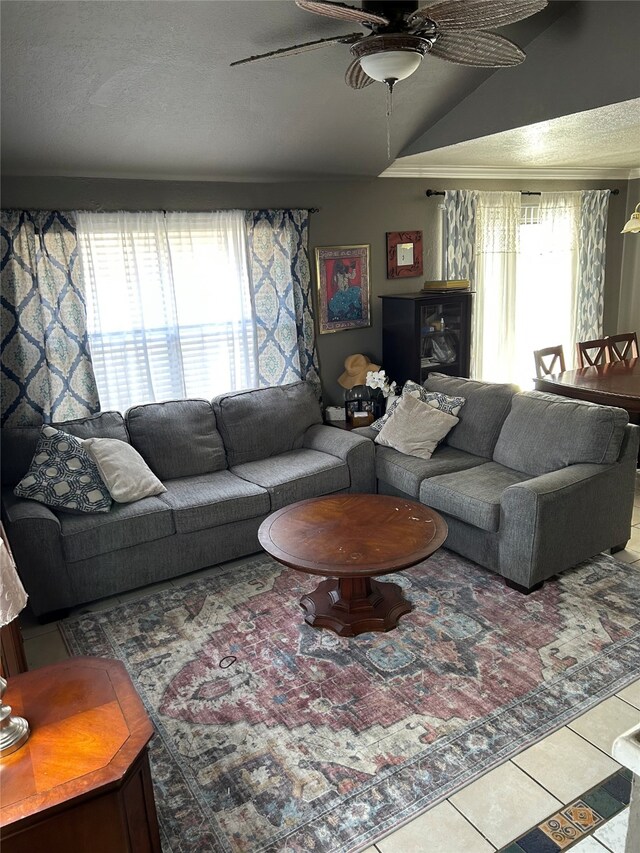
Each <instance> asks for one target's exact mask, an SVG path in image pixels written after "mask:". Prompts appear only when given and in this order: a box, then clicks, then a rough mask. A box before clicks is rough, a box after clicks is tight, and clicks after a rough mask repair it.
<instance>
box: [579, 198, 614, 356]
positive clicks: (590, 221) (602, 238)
mask: <svg viewBox="0 0 640 853" xmlns="http://www.w3.org/2000/svg"><path fill="white" fill-rule="evenodd" d="M610 194H611V190H585V191H584V192H583V193H582V204H581V208H580V263H579V270H578V300H577V306H576V340H578V341H591V340H593V339H594V338H601V337H602V330H603V326H602V321H603V317H604V266H605V252H606V241H607V214H608V212H609V196H610Z"/></svg>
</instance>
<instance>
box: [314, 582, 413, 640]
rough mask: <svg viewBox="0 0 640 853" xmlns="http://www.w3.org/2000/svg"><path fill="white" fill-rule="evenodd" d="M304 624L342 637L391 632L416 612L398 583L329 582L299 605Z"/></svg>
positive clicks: (320, 585)
mask: <svg viewBox="0 0 640 853" xmlns="http://www.w3.org/2000/svg"><path fill="white" fill-rule="evenodd" d="M300 606H301V607H302V609H303V610H304V611H305V613H306V616H305V621H306V622H308V623H309V625H313V627H314V628H330V629H331V630H332V631H335V632H336V634H339V635H340V636H341V637H355V636H357V635H358V634H364V633H365V632H366V631H391V629H392V628H395V627H396V625H397V624H398V619H399V618H400V617H401V616H404V614H405V613H410V612H411V610H412V609H413V608H412V606H411V602H409V601H407V599H406V598H405V597H404V595H403V594H402V589H401V588H400V587H399V586H398V584H397V583H383V582H381V581H375V580H373V579H372V578H363V577H359V578H338V579H336V578H328V579H327V580H325V581H322V583H321V584H319V586H318V587H317V589H315V590H314V591H313V592H311V593H309V595H305V596H304V598H303V599H302V600H301V602H300Z"/></svg>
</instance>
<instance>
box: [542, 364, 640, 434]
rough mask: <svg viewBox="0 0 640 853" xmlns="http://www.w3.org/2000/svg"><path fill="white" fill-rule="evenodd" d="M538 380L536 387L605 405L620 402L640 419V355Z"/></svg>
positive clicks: (634, 420)
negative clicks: (639, 356)
mask: <svg viewBox="0 0 640 853" xmlns="http://www.w3.org/2000/svg"><path fill="white" fill-rule="evenodd" d="M534 381H535V387H536V391H546V392H547V393H548V394H561V395H562V396H563V397H573V398H574V399H576V400H588V401H589V402H591V403H600V404H602V405H604V406H619V407H620V408H621V409H626V410H627V412H628V413H629V420H630V421H631V422H632V423H638V422H639V421H640V359H639V358H631V359H629V360H627V361H612V362H609V363H608V364H598V365H595V366H590V367H579V368H577V369H576V370H564V371H563V372H562V373H556V374H553V375H549V376H544V377H542V378H541V379H536V380H534Z"/></svg>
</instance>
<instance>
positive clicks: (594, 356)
mask: <svg viewBox="0 0 640 853" xmlns="http://www.w3.org/2000/svg"><path fill="white" fill-rule="evenodd" d="M576 349H577V351H578V367H595V366H596V365H597V364H607V363H608V362H610V361H611V356H610V353H609V339H608V338H596V339H595V340H593V341H578V343H577V344H576Z"/></svg>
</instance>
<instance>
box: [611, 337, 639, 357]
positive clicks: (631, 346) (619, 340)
mask: <svg viewBox="0 0 640 853" xmlns="http://www.w3.org/2000/svg"><path fill="white" fill-rule="evenodd" d="M607 345H608V347H609V361H628V360H629V359H630V358H638V336H637V334H636V333H635V332H627V333H626V334H624V335H609V336H608V337H607Z"/></svg>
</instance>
